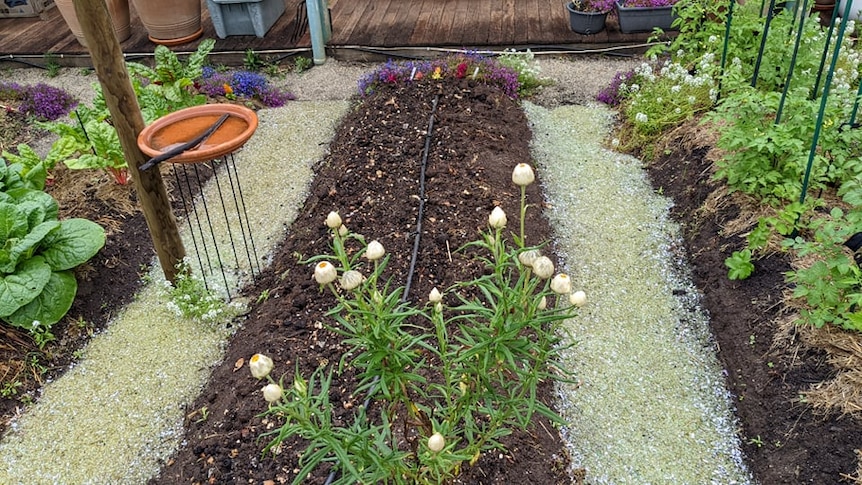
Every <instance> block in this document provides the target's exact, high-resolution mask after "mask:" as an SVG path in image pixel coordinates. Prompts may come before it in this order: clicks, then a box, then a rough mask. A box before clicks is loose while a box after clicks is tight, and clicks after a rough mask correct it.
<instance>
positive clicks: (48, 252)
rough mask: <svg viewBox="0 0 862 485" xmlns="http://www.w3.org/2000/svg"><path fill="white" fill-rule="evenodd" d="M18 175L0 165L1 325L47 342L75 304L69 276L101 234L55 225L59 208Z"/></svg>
mask: <svg viewBox="0 0 862 485" xmlns="http://www.w3.org/2000/svg"><path fill="white" fill-rule="evenodd" d="M20 170H21V166H20V165H17V164H14V165H8V166H7V165H6V163H0V181H2V183H3V185H2V186H0V190H2V192H0V221H3V222H2V224H0V319H2V320H3V321H5V322H7V323H9V324H11V325H13V326H16V327H21V328H24V329H27V330H29V331H31V333H34V334H35V333H37V332H42V334H43V336H44V337H45V338H47V335H48V330H49V329H50V326H51V325H53V324H54V323H56V322H58V321H59V320H60V319H61V318H63V316H64V315H65V314H66V312H67V311H68V310H69V308H70V307H71V305H72V301H73V300H74V299H75V292H76V290H77V282H76V280H75V275H74V273H73V271H72V270H73V269H74V268H75V267H76V266H78V265H80V264H82V263H84V262H86V261H87V260H89V259H90V258H91V257H93V256H94V255H95V254H96V253H97V252H98V251H99V249H101V248H102V246H104V244H105V231H104V229H102V228H101V227H100V226H99V225H98V224H96V223H94V222H91V221H88V220H85V219H66V220H62V221H60V220H58V207H57V202H56V201H55V200H54V199H53V197H51V196H50V195H48V194H46V193H45V192H42V190H41V187H38V188H36V187H32V186H31V188H27V187H26V182H25V180H26V179H25V178H23V177H22V176H21V175H20ZM31 173H34V170H31V171H30V172H29V173H28V175H29V174H31ZM42 181H43V182H44V179H42ZM37 185H38V184H37Z"/></svg>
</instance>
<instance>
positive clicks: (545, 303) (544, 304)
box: [537, 296, 548, 310]
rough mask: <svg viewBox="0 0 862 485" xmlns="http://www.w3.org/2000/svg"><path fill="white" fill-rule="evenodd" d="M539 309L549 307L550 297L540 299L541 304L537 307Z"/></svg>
mask: <svg viewBox="0 0 862 485" xmlns="http://www.w3.org/2000/svg"><path fill="white" fill-rule="evenodd" d="M537 308H538V309H539V310H544V309H545V308H548V297H546V296H543V297H542V299H541V300H539V306H538V307H537Z"/></svg>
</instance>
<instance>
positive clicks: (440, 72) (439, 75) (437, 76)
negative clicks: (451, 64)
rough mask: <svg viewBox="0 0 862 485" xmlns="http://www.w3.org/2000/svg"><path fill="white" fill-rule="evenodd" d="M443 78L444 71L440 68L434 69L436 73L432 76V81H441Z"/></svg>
mask: <svg viewBox="0 0 862 485" xmlns="http://www.w3.org/2000/svg"><path fill="white" fill-rule="evenodd" d="M442 77H443V70H442V69H440V66H437V67H435V68H434V73H433V74H431V79H440V78H442Z"/></svg>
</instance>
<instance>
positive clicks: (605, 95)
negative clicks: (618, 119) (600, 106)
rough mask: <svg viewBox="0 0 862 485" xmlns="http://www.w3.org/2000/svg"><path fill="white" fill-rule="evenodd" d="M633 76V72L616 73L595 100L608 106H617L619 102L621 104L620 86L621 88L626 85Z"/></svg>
mask: <svg viewBox="0 0 862 485" xmlns="http://www.w3.org/2000/svg"><path fill="white" fill-rule="evenodd" d="M634 76H635V72H634V70H630V71H625V72H623V71H619V72H617V73H616V74H615V75H614V79H613V80H612V81H611V83H610V84H609V85H608V86H607V87H606V88H604V89H602V90H601V91H599V94H598V95H597V96H596V99H597V100H598V101H600V102H602V103H605V104H607V105H609V106H619V104H620V102H622V95H621V94H620V86H622V84H623V83H628V82H629V81H630V80H631V79H632V78H633V77H634Z"/></svg>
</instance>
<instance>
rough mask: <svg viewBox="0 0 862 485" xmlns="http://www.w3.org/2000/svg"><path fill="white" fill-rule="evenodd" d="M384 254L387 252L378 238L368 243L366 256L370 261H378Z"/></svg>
mask: <svg viewBox="0 0 862 485" xmlns="http://www.w3.org/2000/svg"><path fill="white" fill-rule="evenodd" d="M384 254H386V250H385V249H383V245H382V244H380V242H379V241H377V240H376V239H375V240H374V241H371V242H370V243H368V247H367V248H365V257H366V258H368V260H369V261H377V260H378V259H380V258H382V257H383V255H384Z"/></svg>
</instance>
